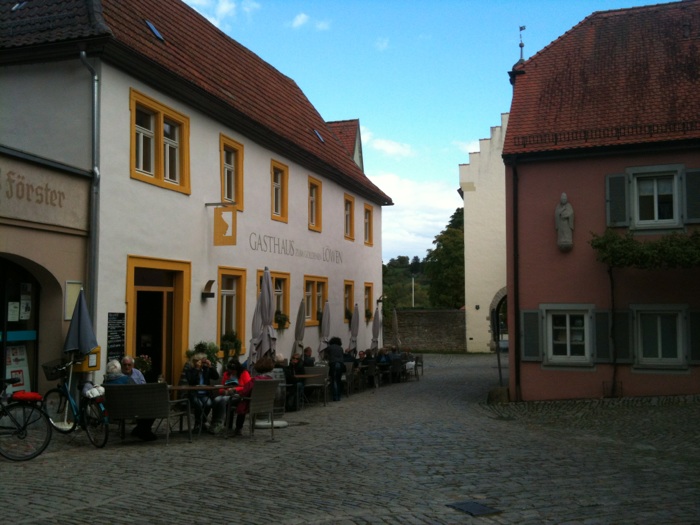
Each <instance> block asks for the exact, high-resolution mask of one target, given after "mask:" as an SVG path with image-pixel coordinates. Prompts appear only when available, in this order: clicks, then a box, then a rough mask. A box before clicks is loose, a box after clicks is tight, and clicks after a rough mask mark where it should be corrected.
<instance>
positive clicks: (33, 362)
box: [0, 257, 41, 391]
mask: <svg viewBox="0 0 700 525" xmlns="http://www.w3.org/2000/svg"><path fill="white" fill-rule="evenodd" d="M0 276H2V277H0V297H2V305H1V306H0V315H2V320H1V321H0V341H1V342H2V356H3V360H2V365H0V367H1V370H2V377H5V378H9V377H17V378H19V379H20V382H19V383H16V384H15V385H12V387H10V388H8V391H14V390H36V389H37V384H38V383H37V382H38V373H37V370H38V367H39V355H38V338H39V337H38V334H39V311H40V308H39V298H40V297H41V285H40V283H39V281H38V279H36V277H35V276H34V275H33V274H32V273H31V272H29V271H28V270H27V269H25V268H23V267H22V266H20V265H19V264H17V263H15V262H12V261H10V260H8V259H5V258H3V257H0Z"/></svg>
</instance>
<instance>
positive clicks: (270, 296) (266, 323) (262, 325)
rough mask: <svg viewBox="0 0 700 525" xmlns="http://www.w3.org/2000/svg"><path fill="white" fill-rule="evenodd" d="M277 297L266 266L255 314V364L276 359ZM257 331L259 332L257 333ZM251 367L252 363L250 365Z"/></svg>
mask: <svg viewBox="0 0 700 525" xmlns="http://www.w3.org/2000/svg"><path fill="white" fill-rule="evenodd" d="M274 299H275V297H274V292H273V290H272V277H271V276H270V270H269V268H268V267H267V266H266V267H265V271H264V273H263V279H262V285H261V286H260V295H258V301H257V303H256V305H255V312H254V313H253V324H252V330H253V339H251V341H250V342H251V346H252V353H251V357H252V358H253V363H255V362H256V361H257V360H258V359H260V358H262V357H264V356H266V355H269V356H270V357H272V358H274V357H275V345H276V344H277V332H276V331H275V329H274V327H273V326H272V323H273V321H274V318H275V300H274ZM256 330H257V331H256ZM248 365H249V367H250V366H252V363H248Z"/></svg>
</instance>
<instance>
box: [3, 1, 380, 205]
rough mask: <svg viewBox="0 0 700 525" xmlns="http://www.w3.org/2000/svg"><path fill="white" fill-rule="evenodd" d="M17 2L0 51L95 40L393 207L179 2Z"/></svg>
mask: <svg viewBox="0 0 700 525" xmlns="http://www.w3.org/2000/svg"><path fill="white" fill-rule="evenodd" d="M15 3H21V2H2V3H0V20H2V22H0V49H4V50H7V51H15V52H17V51H18V50H21V51H23V52H24V53H25V55H24V56H26V53H27V52H31V51H32V50H40V49H41V46H42V45H43V46H44V47H46V45H56V44H57V43H60V44H61V45H64V46H65V45H66V44H70V43H72V42H76V43H77V42H79V41H84V40H86V39H90V40H92V41H93V42H97V41H99V42H101V44H100V45H103V46H104V48H100V49H104V50H106V52H108V53H109V52H111V53H113V54H112V55H111V58H114V57H116V56H117V54H118V53H121V55H120V57H121V60H120V62H119V64H120V66H121V67H129V65H128V64H129V61H128V59H127V60H124V58H123V57H124V56H131V57H133V58H134V61H136V60H137V59H138V60H139V61H140V62H141V63H148V64H150V65H151V67H156V68H158V69H159V70H160V71H162V74H163V76H164V77H165V76H168V75H174V77H173V78H175V79H176V80H177V81H178V82H181V83H183V84H186V85H187V86H189V88H188V89H189V90H190V91H189V92H190V93H192V94H194V95H195V96H198V97H200V99H202V100H203V99H206V100H208V101H210V103H211V104H214V105H217V106H222V105H223V106H224V107H225V108H226V110H227V111H228V114H227V117H228V121H227V123H228V124H229V125H232V127H234V128H235V127H236V126H235V122H236V120H237V118H238V120H240V121H241V122H244V121H245V122H247V123H249V128H247V129H253V128H252V127H250V126H254V127H255V129H256V130H257V131H256V132H257V133H258V135H257V138H261V137H262V138H263V139H264V140H265V141H266V142H267V143H268V144H274V145H275V146H276V149H277V151H278V152H279V153H281V154H283V155H287V156H289V157H290V158H292V159H294V160H296V161H298V162H300V163H301V164H304V163H305V162H306V163H307V164H309V165H313V166H314V167H317V168H319V169H320V171H321V173H322V174H324V175H326V176H327V177H329V178H331V179H333V180H337V181H338V182H339V183H340V184H342V185H344V186H345V187H350V188H353V189H355V190H356V191H358V193H360V194H363V195H365V196H366V197H368V198H370V199H372V200H373V201H374V202H377V203H380V204H391V203H392V202H391V198H390V197H389V196H388V195H386V194H385V193H384V192H382V191H381V190H380V189H379V188H378V187H377V186H375V185H374V184H373V183H372V182H371V181H370V180H369V179H368V178H367V177H366V176H365V174H364V173H363V172H362V170H361V169H360V168H359V167H358V166H357V164H355V162H354V161H353V159H352V157H351V155H350V154H348V152H347V151H346V149H345V147H344V145H343V143H342V142H341V141H340V140H339V139H338V137H336V136H335V134H334V133H333V131H332V130H331V128H330V127H329V126H327V124H326V122H325V121H324V120H323V119H322V118H321V116H320V115H319V114H318V112H317V111H316V109H315V108H314V106H313V105H312V104H311V103H310V102H309V100H308V99H307V98H306V96H305V95H304V93H303V92H302V91H301V89H299V87H298V86H297V84H296V83H295V82H294V81H293V80H292V79H290V78H289V77H287V76H285V75H283V74H282V73H280V72H279V71H277V70H276V69H275V68H273V67H272V66H271V65H270V64H268V63H266V62H265V61H263V60H262V59H261V58H259V57H258V56H257V55H255V54H254V53H252V52H251V51H250V50H248V49H246V48H245V47H243V46H242V45H240V44H239V43H238V42H236V41H235V40H233V39H231V38H230V37H228V36H227V35H225V34H224V33H223V32H221V31H220V30H219V29H217V28H216V27H215V26H213V25H212V24H211V23H209V21H207V20H206V19H205V18H204V17H203V16H201V15H200V14H198V13H197V12H196V11H195V10H193V9H191V8H190V7H189V6H187V5H186V4H184V3H183V2H181V1H180V0H30V1H28V2H27V3H26V5H25V6H23V7H21V8H19V9H17V10H16V11H11V8H12V6H13V5H15ZM146 20H148V21H150V22H151V23H152V24H153V25H154V26H155V27H156V28H157V30H158V31H159V32H160V34H161V35H162V36H163V38H164V41H161V40H159V39H158V38H157V37H156V36H155V35H154V34H153V32H152V31H151V30H150V29H149V27H148V26H147V25H146ZM5 52H6V51H4V53H5ZM98 52H99V51H98ZM89 53H90V51H89ZM93 54H94V53H93ZM76 56H77V52H76ZM106 59H110V55H106ZM134 67H136V66H134ZM161 81H162V80H161ZM199 103H200V104H202V102H201V100H200V102H199ZM236 117H237V118H236ZM222 118H223V117H222ZM241 125H243V124H241ZM319 137H320V138H319Z"/></svg>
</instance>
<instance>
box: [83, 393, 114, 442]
mask: <svg viewBox="0 0 700 525" xmlns="http://www.w3.org/2000/svg"><path fill="white" fill-rule="evenodd" d="M83 425H84V427H85V432H87V435H88V439H89V440H90V443H92V444H93V445H95V446H96V447H97V448H102V447H104V446H105V445H106V444H107V438H109V425H108V424H107V417H106V416H105V412H104V407H103V405H102V402H101V401H97V400H95V399H91V400H89V401H87V400H86V405H85V409H84V411H83Z"/></svg>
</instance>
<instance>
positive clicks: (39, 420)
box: [0, 403, 51, 461]
mask: <svg viewBox="0 0 700 525" xmlns="http://www.w3.org/2000/svg"><path fill="white" fill-rule="evenodd" d="M50 441H51V423H50V422H49V418H48V417H47V416H46V414H45V413H44V412H43V411H42V410H41V409H40V408H39V407H38V406H36V405H32V404H29V403H12V404H10V405H7V406H6V407H5V408H4V411H3V412H0V455H2V456H4V457H6V458H7V459H11V460H12V461H25V460H27V459H32V458H35V457H37V456H38V455H39V454H41V453H42V452H43V451H44V450H45V449H46V447H48V446H49V442H50Z"/></svg>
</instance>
